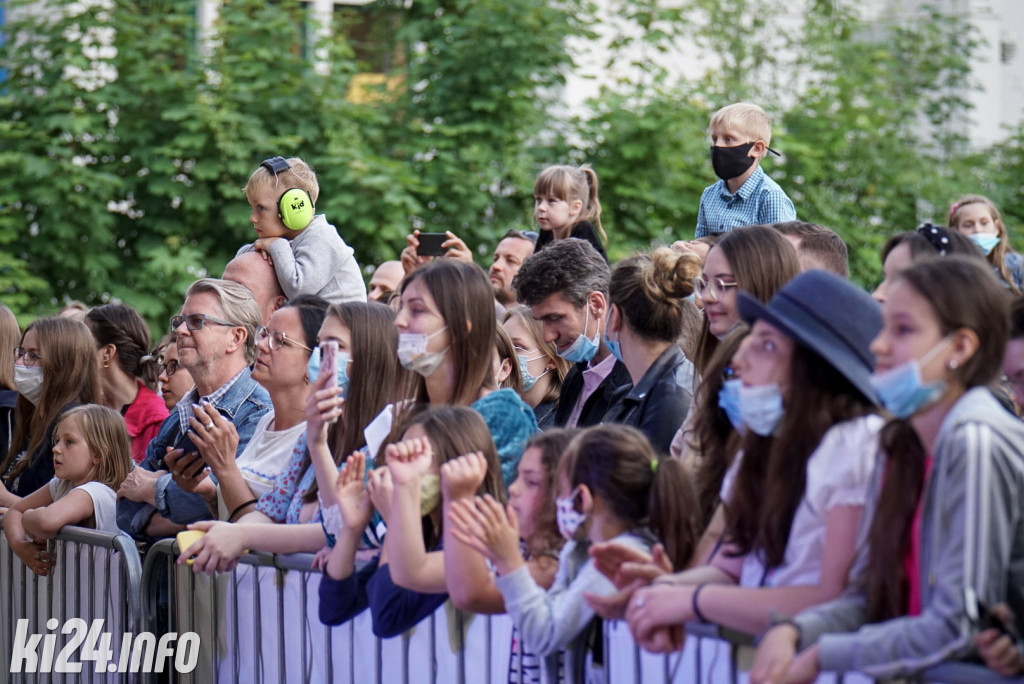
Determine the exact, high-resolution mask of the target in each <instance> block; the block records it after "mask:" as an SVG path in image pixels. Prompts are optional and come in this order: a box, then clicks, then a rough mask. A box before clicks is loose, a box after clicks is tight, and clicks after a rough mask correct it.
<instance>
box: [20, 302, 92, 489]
mask: <svg viewBox="0 0 1024 684" xmlns="http://www.w3.org/2000/svg"><path fill="white" fill-rule="evenodd" d="M15 357H16V358H15V366H14V383H15V385H17V388H18V392H19V393H20V394H21V396H20V397H18V403H17V405H16V407H15V410H14V432H13V436H12V437H11V446H10V448H9V449H8V451H7V458H5V459H4V461H3V463H2V464H0V473H2V482H0V506H5V507H6V506H10V505H11V504H13V503H14V502H15V501H17V500H18V499H19V498H21V497H23V496H27V495H29V494H31V493H32V492H34V491H36V490H37V489H39V488H40V487H42V486H43V485H45V484H46V483H47V482H49V481H50V480H51V479H52V478H53V457H52V455H51V447H52V445H53V428H54V426H55V425H56V423H57V419H58V418H59V417H60V416H61V414H62V413H64V411H65V410H66V409H67V408H69V407H71V406H73V405H75V404H93V403H97V402H98V401H99V398H100V382H99V367H98V365H97V364H96V343H95V342H94V341H93V337H92V333H90V332H89V329H88V328H87V327H85V324H83V323H79V322H78V321H73V320H71V319H68V318H58V317H50V318H40V319H39V320H37V321H34V322H32V323H30V324H29V325H28V327H27V328H25V334H24V335H23V336H22V338H21V346H20V347H19V348H18V350H17V352H15Z"/></svg>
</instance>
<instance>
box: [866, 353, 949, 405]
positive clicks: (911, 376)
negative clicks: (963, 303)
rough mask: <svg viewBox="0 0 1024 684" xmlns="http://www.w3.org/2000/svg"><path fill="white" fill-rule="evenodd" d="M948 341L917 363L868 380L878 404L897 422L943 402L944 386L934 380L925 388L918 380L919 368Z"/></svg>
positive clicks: (876, 374)
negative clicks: (894, 417) (939, 401)
mask: <svg viewBox="0 0 1024 684" xmlns="http://www.w3.org/2000/svg"><path fill="white" fill-rule="evenodd" d="M949 341H950V338H949V337H945V338H943V339H942V340H940V341H939V343H938V344H936V345H935V346H934V347H932V348H931V349H930V350H929V351H928V353H927V354H925V355H924V356H922V357H921V359H920V360H918V359H911V360H910V361H907V362H906V363H901V364H900V365H898V366H893V367H892V368H890V369H889V370H887V371H882V372H881V373H875V374H874V375H872V376H871V386H872V387H874V388H875V392H877V393H878V400H879V401H880V402H881V403H882V406H884V407H885V408H886V410H887V411H889V413H891V414H893V415H894V416H896V417H897V418H901V419H906V418H909V417H911V416H912V415H914V414H915V413H917V412H919V411H921V410H922V409H925V408H927V407H929V406H931V405H932V404H934V403H935V402H936V401H938V400H939V399H941V398H942V395H943V394H945V393H946V387H947V385H946V383H945V382H944V381H942V380H937V381H935V382H929V383H928V384H925V383H924V382H923V381H922V380H921V366H925V365H927V364H928V362H929V361H931V360H932V359H933V358H935V355H936V354H938V353H939V352H940V351H941V350H942V349H943V348H944V347H945V346H946V345H947V344H948V343H949Z"/></svg>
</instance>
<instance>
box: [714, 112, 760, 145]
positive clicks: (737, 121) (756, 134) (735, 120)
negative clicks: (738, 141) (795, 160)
mask: <svg viewBox="0 0 1024 684" xmlns="http://www.w3.org/2000/svg"><path fill="white" fill-rule="evenodd" d="M723 128H729V129H732V130H734V131H736V132H737V133H742V134H743V135H745V136H747V138H749V140H750V141H757V140H763V141H764V145H765V147H771V144H772V120H771V119H770V118H769V117H768V114H766V113H765V111H764V110H763V109H761V108H760V107H758V106H757V105H756V104H751V103H749V102H736V103H734V104H731V105H726V106H725V107H722V108H721V109H719V110H718V111H717V112H715V113H714V114H713V115H712V116H711V123H710V124H709V125H708V130H709V131H713V130H715V129H723Z"/></svg>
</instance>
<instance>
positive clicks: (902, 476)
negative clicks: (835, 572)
mask: <svg viewBox="0 0 1024 684" xmlns="http://www.w3.org/2000/svg"><path fill="white" fill-rule="evenodd" d="M879 443H880V444H881V447H882V449H883V451H884V452H885V453H886V454H888V467H887V470H886V472H885V480H884V482H883V483H882V490H881V493H880V494H879V497H878V504H877V506H876V507H875V515H874V518H873V519H872V521H871V528H870V529H869V531H868V549H870V551H869V555H868V566H867V572H866V578H865V581H866V584H867V596H868V606H867V611H868V621H869V622H881V621H883V620H889V619H892V618H895V617H899V616H900V615H903V614H904V613H906V611H907V597H908V595H909V589H910V584H909V582H910V578H909V577H907V572H906V569H905V568H904V565H903V556H904V553H905V550H906V549H908V548H909V547H910V533H911V528H912V525H913V523H914V515H915V513H916V511H917V504H918V502H919V501H920V500H921V492H922V490H923V488H924V470H925V450H924V445H923V444H922V443H921V440H920V438H919V437H918V436H917V432H916V431H915V430H914V428H913V426H912V425H911V424H910V422H909V421H906V420H892V421H890V422H889V423H887V424H886V425H885V427H884V428H882V432H881V434H880V436H879Z"/></svg>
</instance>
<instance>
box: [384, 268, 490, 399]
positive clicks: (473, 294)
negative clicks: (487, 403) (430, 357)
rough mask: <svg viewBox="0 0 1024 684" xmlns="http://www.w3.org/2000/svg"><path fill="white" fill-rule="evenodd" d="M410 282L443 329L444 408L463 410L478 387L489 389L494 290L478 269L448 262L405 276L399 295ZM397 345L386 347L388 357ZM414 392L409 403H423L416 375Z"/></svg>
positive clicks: (421, 383)
mask: <svg viewBox="0 0 1024 684" xmlns="http://www.w3.org/2000/svg"><path fill="white" fill-rule="evenodd" d="M415 280H422V281H423V284H424V285H426V287H427V291H428V292H430V295H431V296H432V297H433V298H434V303H435V304H436V305H437V308H438V310H439V311H440V312H441V318H443V319H444V322H445V325H447V326H448V339H449V340H450V344H449V347H448V356H449V358H450V359H451V362H452V368H453V382H454V387H453V388H452V394H451V396H450V397H449V403H451V404H454V405H456V406H468V405H469V404H472V403H473V402H474V401H476V400H477V399H479V398H480V393H481V391H482V390H483V389H484V388H493V387H494V377H493V376H492V375H491V362H492V361H493V354H494V336H495V331H494V330H495V328H496V327H497V326H498V323H497V320H496V318H495V316H494V290H492V289H491V284H490V281H489V280H488V279H487V275H486V274H485V273H484V272H483V270H482V269H481V268H480V267H479V266H477V265H475V264H464V263H462V262H459V261H455V260H454V259H438V260H437V261H433V262H431V263H429V264H427V265H426V266H423V267H422V268H418V269H416V270H415V271H413V272H412V273H410V274H409V275H408V276H406V278H405V280H404V281H402V294H405V290H406V288H407V287H409V283H411V282H413V281H415ZM396 339H397V338H396ZM397 344H398V343H397V342H396V343H395V346H394V347H392V348H391V349H392V352H393V353H394V350H395V349H397ZM415 387H416V389H415V392H414V399H415V400H416V401H417V402H423V403H426V402H429V401H430V399H429V397H428V396H427V384H426V380H425V378H422V377H420V376H418V375H417V376H416V378H415Z"/></svg>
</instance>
